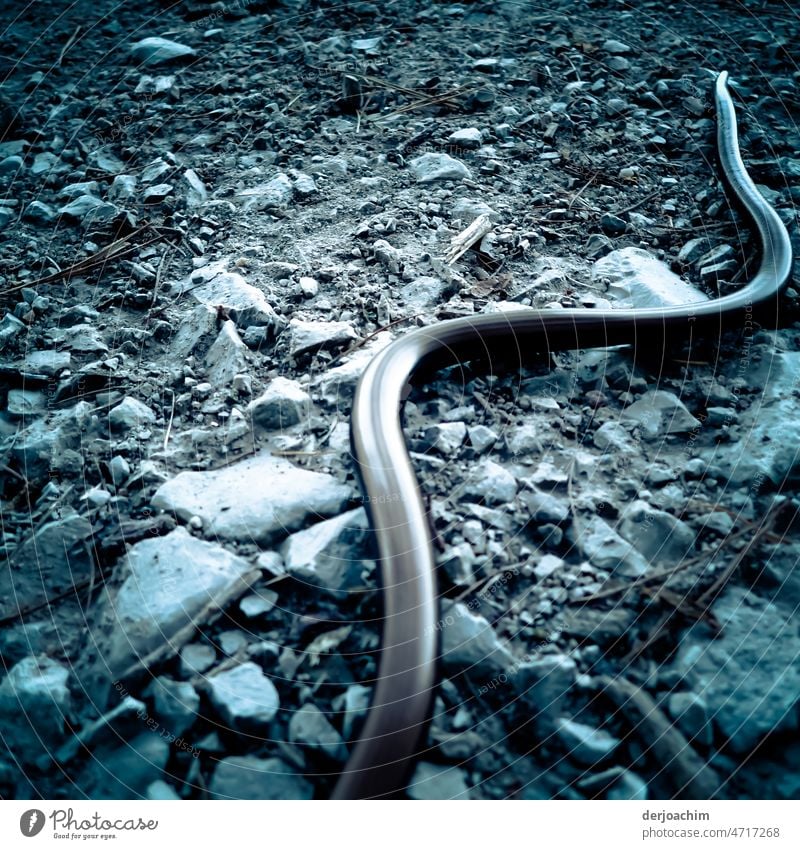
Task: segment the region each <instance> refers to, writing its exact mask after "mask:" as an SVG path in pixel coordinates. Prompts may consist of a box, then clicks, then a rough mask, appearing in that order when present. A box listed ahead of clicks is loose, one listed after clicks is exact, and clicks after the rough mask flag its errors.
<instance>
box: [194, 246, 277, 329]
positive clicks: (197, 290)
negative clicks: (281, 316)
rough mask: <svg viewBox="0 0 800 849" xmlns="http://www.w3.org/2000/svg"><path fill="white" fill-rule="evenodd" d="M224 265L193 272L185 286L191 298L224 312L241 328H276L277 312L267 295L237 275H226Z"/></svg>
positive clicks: (232, 273) (229, 272)
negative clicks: (253, 325) (260, 326)
mask: <svg viewBox="0 0 800 849" xmlns="http://www.w3.org/2000/svg"><path fill="white" fill-rule="evenodd" d="M224 265H225V262H224V261H223V262H222V263H214V264H213V265H209V266H205V267H204V268H202V269H200V270H199V271H196V272H194V273H193V274H192V275H191V276H190V278H189V280H188V281H185V282H184V283H183V284H182V288H183V289H184V290H190V291H191V295H192V297H193V298H194V299H195V300H196V301H197V302H198V303H200V304H205V305H206V306H208V307H211V308H212V309H213V310H215V311H216V309H217V307H220V306H221V307H223V309H224V310H225V311H226V312H227V313H228V315H230V317H231V318H232V319H234V320H235V321H236V323H237V324H238V325H239V326H241V327H246V326H248V325H251V324H255V325H265V326H267V327H273V326H275V324H276V323H277V318H278V317H277V315H276V314H275V310H274V309H273V308H272V307H271V306H270V304H269V303H268V301H267V299H266V296H265V295H264V293H263V292H262V291H261V290H260V289H257V288H256V287H255V286H251V285H250V284H249V283H248V282H247V281H246V280H245V279H244V277H242V275H241V274H239V273H238V272H235V271H234V272H231V271H225V270H224V268H223V266H224Z"/></svg>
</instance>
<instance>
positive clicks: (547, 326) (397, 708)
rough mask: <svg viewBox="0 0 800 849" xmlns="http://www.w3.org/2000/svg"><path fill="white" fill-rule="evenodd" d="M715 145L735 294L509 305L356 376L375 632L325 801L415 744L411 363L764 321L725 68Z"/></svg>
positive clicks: (430, 626)
mask: <svg viewBox="0 0 800 849" xmlns="http://www.w3.org/2000/svg"><path fill="white" fill-rule="evenodd" d="M714 93H715V106H716V120H717V151H718V155H719V163H720V166H721V170H722V175H723V177H724V182H725V184H726V187H727V192H728V196H729V198H730V200H731V201H732V202H735V203H736V204H737V205H738V206H739V207H740V208H741V209H742V211H743V212H744V213H745V215H746V216H747V218H748V219H749V221H750V223H751V225H752V226H753V228H754V230H755V232H756V234H757V235H758V242H759V249H760V250H759V253H760V264H759V266H758V270H757V272H756V274H755V276H754V277H753V278H752V279H751V280H750V282H749V283H747V285H745V286H743V287H742V288H741V289H739V290H737V291H736V292H734V293H732V294H729V295H725V296H724V297H720V298H716V299H713V300H708V301H702V302H699V303H692V304H688V305H685V306H683V305H682V306H671V307H657V308H647V309H613V310H611V309H601V310H596V309H561V310H535V309H530V308H524V307H521V308H520V309H519V310H512V311H510V312H501V313H489V314H485V315H478V316H474V317H472V316H471V317H468V318H457V319H453V320H449V321H442V322H440V323H438V324H433V325H431V326H426V327H421V328H418V329H416V330H413V331H411V332H409V333H407V334H405V335H404V336H402V337H400V338H399V339H398V340H396V341H395V342H393V343H392V344H390V345H389V346H387V347H386V348H384V349H383V350H382V351H380V352H379V353H378V354H377V355H376V356H375V357H374V358H373V359H372V360H371V362H370V364H369V365H368V367H367V369H366V370H365V372H364V373H363V375H362V376H361V379H360V381H359V384H358V386H357V389H356V395H355V400H354V403H353V408H352V415H351V445H352V451H353V456H354V458H355V461H356V467H357V470H358V474H359V476H360V478H361V482H362V487H363V492H364V501H365V504H366V507H367V512H368V514H369V518H370V524H371V526H372V529H373V531H374V534H375V537H376V540H377V548H378V555H379V561H380V580H381V585H382V601H383V634H382V644H381V655H380V661H379V666H378V678H377V682H376V685H375V688H374V693H373V698H372V704H371V707H370V710H369V712H368V714H367V718H366V720H365V723H364V726H363V730H362V732H361V735H360V737H359V738H358V740H357V742H356V744H355V746H354V749H353V752H352V754H351V756H350V759H349V761H348V762H347V764H346V766H345V769H344V771H343V772H342V773H341V775H340V777H339V779H338V782H337V784H336V786H335V788H334V791H333V797H334V798H337V799H363V798H381V797H383V798H389V797H392V796H397V795H398V794H401V793H402V792H403V790H404V789H405V787H406V785H407V782H408V778H409V775H410V770H411V768H412V767H413V764H414V759H415V756H416V755H417V753H418V751H419V749H420V746H421V745H422V744H423V742H424V737H425V734H426V732H427V727H428V723H429V719H430V714H431V706H432V704H433V696H434V692H435V687H436V683H437V657H438V648H439V647H438V634H439V629H438V628H437V620H438V603H437V591H436V580H435V571H436V564H435V557H434V548H433V542H432V537H433V534H432V530H431V526H430V525H429V522H428V517H427V511H426V509H425V506H424V504H423V499H422V497H421V495H420V491H419V488H418V485H417V481H416V477H415V475H414V471H413V469H412V467H411V461H410V458H409V455H408V451H407V449H406V445H405V440H404V438H403V431H402V428H401V421H400V410H401V404H402V400H403V397H404V392H405V389H406V387H407V385H408V383H409V381H410V380H411V378H412V376H413V375H414V374H415V373H417V372H419V370H420V369H421V368H422V367H425V368H426V370H427V369H428V368H430V369H436V368H442V367H445V366H447V365H453V364H455V363H458V362H462V361H467V360H474V359H475V358H476V357H479V356H482V355H488V356H497V355H498V354H508V353H512V354H514V355H515V356H517V357H520V361H521V358H522V355H523V354H524V353H525V352H528V351H531V352H540V351H547V350H556V349H560V350H568V349H575V348H590V347H606V346H609V345H619V344H629V345H632V346H634V347H635V348H636V347H639V348H642V349H644V350H647V351H648V352H656V353H657V352H659V351H664V350H666V348H667V346H668V343H669V342H672V341H676V340H681V339H684V340H689V341H691V340H692V339H693V338H703V337H708V336H709V335H710V334H715V335H718V334H719V333H720V332H721V331H722V330H723V329H724V328H726V327H733V326H735V325H737V323H741V322H742V321H743V320H746V319H747V320H751V321H752V320H753V318H754V316H757V317H758V318H759V319H762V320H763V318H764V317H766V316H769V318H768V320H770V321H774V320H775V317H776V316H777V308H778V302H779V296H780V293H781V291H782V290H783V289H784V288H785V286H786V284H787V283H788V281H789V277H790V272H791V265H792V249H791V243H790V241H789V236H788V234H787V232H786V228H785V227H784V225H783V223H782V222H781V220H780V218H779V217H778V215H777V213H776V212H775V210H774V209H773V208H772V207H771V206H770V205H769V204H768V203H767V202H766V201H765V200H764V198H763V197H762V196H761V194H760V193H759V192H758V190H757V188H756V186H755V185H754V183H753V181H752V179H751V178H750V175H749V174H748V172H747V169H746V168H745V166H744V163H743V162H742V157H741V154H740V151H739V141H738V133H737V125H736V112H735V109H734V105H733V101H732V99H731V95H730V91H729V88H728V74H727V72H725V71H723V72H721V73H720V74H719V75H718V76H717V78H716V84H715V92H714Z"/></svg>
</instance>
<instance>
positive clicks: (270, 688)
mask: <svg viewBox="0 0 800 849" xmlns="http://www.w3.org/2000/svg"><path fill="white" fill-rule="evenodd" d="M206 687H207V689H208V697H209V699H210V701H211V704H213V705H214V707H215V708H216V710H217V712H218V713H219V715H220V716H221V717H222V719H223V720H224V721H225V722H226V723H227V725H228V727H230V728H233V729H236V730H239V731H246V732H250V733H266V731H267V729H268V727H269V724H270V722H272V719H273V718H274V716H275V714H276V713H277V712H278V708H279V707H280V699H279V697H278V691H277V690H276V689H275V685H274V684H273V683H272V681H270V680H269V678H267V676H266V675H265V674H264V673H263V672H262V671H261V667H260V666H258V665H257V664H255V663H253V662H251V661H248V662H247V663H243V664H241V665H240V666H235V667H234V668H233V669H226V670H225V671H224V672H219V673H218V674H216V675H211V676H209V677H208V678H207V679H206Z"/></svg>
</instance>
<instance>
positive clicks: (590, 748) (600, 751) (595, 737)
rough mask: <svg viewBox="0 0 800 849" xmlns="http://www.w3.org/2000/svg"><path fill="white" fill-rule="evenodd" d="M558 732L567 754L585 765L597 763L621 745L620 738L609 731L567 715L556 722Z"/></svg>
mask: <svg viewBox="0 0 800 849" xmlns="http://www.w3.org/2000/svg"><path fill="white" fill-rule="evenodd" d="M556 734H557V735H558V738H559V739H560V741H561V744H562V745H563V746H564V748H566V750H567V754H568V755H569V756H570V757H571V758H574V759H575V760H576V761H578V763H581V764H583V765H584V766H595V765H597V764H598V763H600V762H601V761H603V760H605V759H606V758H607V757H608V756H609V755H611V753H612V752H613V751H614V749H616V748H617V746H618V745H619V740H617V739H616V737H612V736H611V735H610V734H609V733H608V732H607V731H603V730H602V729H600V728H592V726H590V725H585V724H584V723H582V722H575V721H574V720H572V719H567V718H566V717H561V718H560V719H559V720H558V722H557V723H556Z"/></svg>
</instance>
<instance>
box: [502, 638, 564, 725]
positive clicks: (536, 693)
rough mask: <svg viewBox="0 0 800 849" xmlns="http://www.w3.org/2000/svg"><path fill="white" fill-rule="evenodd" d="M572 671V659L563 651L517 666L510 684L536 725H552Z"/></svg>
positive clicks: (558, 713) (559, 712)
mask: <svg viewBox="0 0 800 849" xmlns="http://www.w3.org/2000/svg"><path fill="white" fill-rule="evenodd" d="M576 673H577V665H576V663H575V661H574V660H573V659H572V658H571V657H569V656H568V655H565V654H553V655H550V654H548V655H543V656H542V657H537V658H534V659H532V660H529V661H526V662H525V663H521V664H520V665H519V666H518V667H517V670H516V674H515V676H514V687H515V689H516V690H517V692H518V693H519V694H520V696H521V698H522V700H523V701H524V702H525V704H526V705H527V706H528V710H529V711H532V712H533V714H532V715H533V716H534V719H535V721H536V723H537V725H538V726H539V727H543V728H545V729H546V730H550V729H551V728H553V727H554V723H555V719H556V718H557V717H558V716H559V715H560V714H561V712H562V710H563V705H564V701H565V699H566V697H567V695H568V694H569V692H570V690H571V688H572V686H573V684H574V683H575V676H576Z"/></svg>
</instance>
